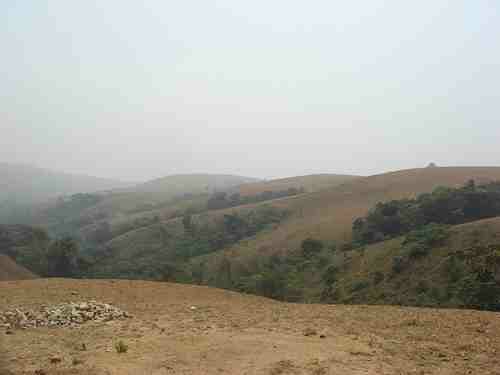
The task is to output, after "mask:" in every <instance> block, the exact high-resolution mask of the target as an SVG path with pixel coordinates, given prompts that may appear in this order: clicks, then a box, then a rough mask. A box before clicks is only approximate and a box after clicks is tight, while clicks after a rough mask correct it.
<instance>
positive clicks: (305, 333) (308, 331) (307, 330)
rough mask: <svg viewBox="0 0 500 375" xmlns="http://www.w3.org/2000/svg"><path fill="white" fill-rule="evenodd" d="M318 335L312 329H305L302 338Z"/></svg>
mask: <svg viewBox="0 0 500 375" xmlns="http://www.w3.org/2000/svg"><path fill="white" fill-rule="evenodd" d="M317 334H318V333H317V332H316V330H315V329H313V328H306V329H305V330H304V336H316V335H317Z"/></svg>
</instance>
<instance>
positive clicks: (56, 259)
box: [47, 237, 78, 277]
mask: <svg viewBox="0 0 500 375" xmlns="http://www.w3.org/2000/svg"><path fill="white" fill-rule="evenodd" d="M77 255H78V244H77V242H76V241H75V240H73V239H72V238H69V237H66V238H63V239H60V240H56V241H55V242H54V243H52V245H50V247H49V250H48V254H47V260H48V275H49V276H53V277H71V276H74V275H75V274H76V271H77Z"/></svg>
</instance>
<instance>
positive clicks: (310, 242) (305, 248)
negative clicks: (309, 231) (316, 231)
mask: <svg viewBox="0 0 500 375" xmlns="http://www.w3.org/2000/svg"><path fill="white" fill-rule="evenodd" d="M301 248H302V254H303V255H304V256H305V257H306V258H309V257H311V256H313V255H316V254H317V253H319V252H320V251H321V250H323V242H321V241H319V240H315V239H313V238H306V239H305V240H304V241H302V245H301Z"/></svg>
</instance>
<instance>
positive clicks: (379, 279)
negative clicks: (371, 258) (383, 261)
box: [373, 271, 385, 285]
mask: <svg viewBox="0 0 500 375" xmlns="http://www.w3.org/2000/svg"><path fill="white" fill-rule="evenodd" d="M384 278H385V276H384V274H383V273H382V272H380V271H377V272H375V273H374V274H373V283H374V284H375V285H378V284H380V283H381V282H382V281H384Z"/></svg>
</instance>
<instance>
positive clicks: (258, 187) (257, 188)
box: [238, 174, 360, 196]
mask: <svg viewBox="0 0 500 375" xmlns="http://www.w3.org/2000/svg"><path fill="white" fill-rule="evenodd" d="M356 178H360V177H359V176H352V175H341V174H314V175H307V176H297V177H288V178H280V179H275V180H269V181H260V182H254V183H248V184H243V185H241V186H239V187H238V191H239V193H240V194H241V195H242V196H248V195H255V194H259V193H263V192H266V191H273V192H275V191H283V190H287V189H304V190H305V191H306V192H308V193H311V192H316V191H320V190H324V189H328V188H332V187H334V186H338V185H341V184H343V183H346V182H349V181H352V180H354V179H356Z"/></svg>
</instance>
